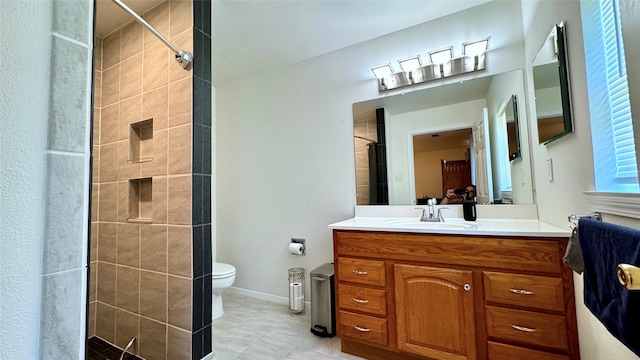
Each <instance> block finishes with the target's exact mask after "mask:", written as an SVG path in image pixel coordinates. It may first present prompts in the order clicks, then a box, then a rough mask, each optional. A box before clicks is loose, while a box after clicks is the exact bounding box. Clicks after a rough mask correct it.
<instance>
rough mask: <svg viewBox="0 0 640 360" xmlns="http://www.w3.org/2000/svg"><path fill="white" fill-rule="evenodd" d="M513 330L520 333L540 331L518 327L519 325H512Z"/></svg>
mask: <svg viewBox="0 0 640 360" xmlns="http://www.w3.org/2000/svg"><path fill="white" fill-rule="evenodd" d="M511 327H512V328H514V329H516V330H518V331H524V332H529V333H532V332H536V331H538V329H532V328H528V327H524V326H518V325H511Z"/></svg>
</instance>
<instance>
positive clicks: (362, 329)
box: [354, 325, 371, 332]
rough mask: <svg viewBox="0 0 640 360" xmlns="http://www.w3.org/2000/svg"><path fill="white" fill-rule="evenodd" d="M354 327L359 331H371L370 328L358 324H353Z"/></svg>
mask: <svg viewBox="0 0 640 360" xmlns="http://www.w3.org/2000/svg"><path fill="white" fill-rule="evenodd" d="M354 328H355V329H356V330H358V331H360V332H369V331H371V329H369V328H363V327H360V326H357V325H356V326H354Z"/></svg>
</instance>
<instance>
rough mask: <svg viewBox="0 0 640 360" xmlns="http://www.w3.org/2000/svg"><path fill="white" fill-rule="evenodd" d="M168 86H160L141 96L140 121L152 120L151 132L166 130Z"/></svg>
mask: <svg viewBox="0 0 640 360" xmlns="http://www.w3.org/2000/svg"><path fill="white" fill-rule="evenodd" d="M168 96H169V86H168V85H165V86H161V87H159V88H157V89H155V90H153V91H149V92H145V93H144V94H142V116H141V119H153V130H154V131H157V130H164V129H166V128H167V122H168V118H169V97H168Z"/></svg>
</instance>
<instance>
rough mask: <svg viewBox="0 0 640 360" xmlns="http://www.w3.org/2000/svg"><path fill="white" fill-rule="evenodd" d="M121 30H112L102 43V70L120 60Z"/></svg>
mask: <svg viewBox="0 0 640 360" xmlns="http://www.w3.org/2000/svg"><path fill="white" fill-rule="evenodd" d="M121 34H122V32H121V30H120V29H118V30H117V31H114V32H113V33H111V34H110V35H109V36H107V37H106V38H105V39H104V41H103V43H102V70H107V69H109V68H110V67H112V66H113V65H116V64H117V63H119V62H120V43H121V41H120V37H121Z"/></svg>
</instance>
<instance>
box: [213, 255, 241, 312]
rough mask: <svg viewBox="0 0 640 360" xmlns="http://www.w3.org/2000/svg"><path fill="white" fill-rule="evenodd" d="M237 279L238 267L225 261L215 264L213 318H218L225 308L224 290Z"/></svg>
mask: <svg viewBox="0 0 640 360" xmlns="http://www.w3.org/2000/svg"><path fill="white" fill-rule="evenodd" d="M235 280H236V268H235V267H234V266H233V265H229V264H225V263H214V264H213V285H212V293H213V295H212V302H213V304H212V307H213V311H212V313H213V318H214V319H217V318H219V317H220V316H222V314H224V310H223V309H222V290H224V289H226V288H228V287H229V286H231V285H233V282H234V281H235Z"/></svg>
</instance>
